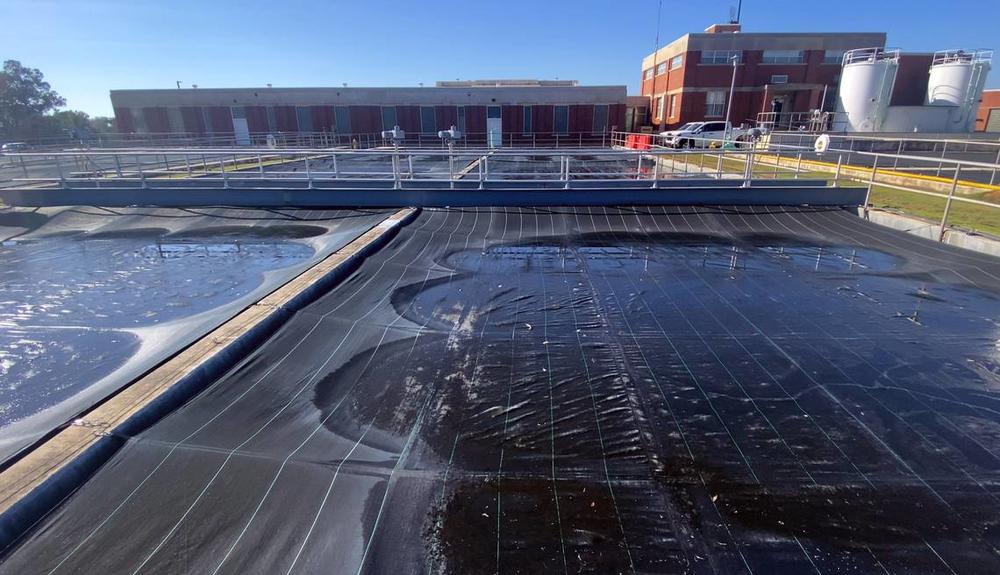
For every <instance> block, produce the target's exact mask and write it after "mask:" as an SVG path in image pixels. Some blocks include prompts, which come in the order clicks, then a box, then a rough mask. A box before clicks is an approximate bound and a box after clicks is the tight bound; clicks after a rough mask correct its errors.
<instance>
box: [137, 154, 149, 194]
mask: <svg viewBox="0 0 1000 575" xmlns="http://www.w3.org/2000/svg"><path fill="white" fill-rule="evenodd" d="M135 167H136V169H137V170H138V171H139V187H141V188H143V189H145V188H146V187H147V186H146V175H145V174H143V173H142V162H140V161H139V156H135Z"/></svg>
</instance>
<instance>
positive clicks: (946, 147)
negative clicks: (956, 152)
mask: <svg viewBox="0 0 1000 575" xmlns="http://www.w3.org/2000/svg"><path fill="white" fill-rule="evenodd" d="M946 151H948V142H945V143H944V145H943V146H941V160H940V161H938V167H937V173H936V174H935V175H936V176H938V177H940V176H941V168H942V167H943V166H944V154H945V152H946Z"/></svg>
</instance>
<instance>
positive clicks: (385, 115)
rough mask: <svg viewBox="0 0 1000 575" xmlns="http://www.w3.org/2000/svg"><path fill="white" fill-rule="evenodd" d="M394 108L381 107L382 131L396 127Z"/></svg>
mask: <svg viewBox="0 0 1000 575" xmlns="http://www.w3.org/2000/svg"><path fill="white" fill-rule="evenodd" d="M396 122H397V120H396V106H382V129H383V130H386V131H388V130H391V129H393V128H395V127H396Z"/></svg>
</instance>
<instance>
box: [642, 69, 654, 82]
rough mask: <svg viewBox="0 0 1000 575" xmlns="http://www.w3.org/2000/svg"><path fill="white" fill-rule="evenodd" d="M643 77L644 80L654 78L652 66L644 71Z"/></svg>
mask: <svg viewBox="0 0 1000 575" xmlns="http://www.w3.org/2000/svg"><path fill="white" fill-rule="evenodd" d="M642 79H643V80H652V79H653V69H652V68H647V69H646V70H645V71H644V72H643V73H642Z"/></svg>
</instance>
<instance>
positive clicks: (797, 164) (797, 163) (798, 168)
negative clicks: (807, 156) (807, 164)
mask: <svg viewBox="0 0 1000 575" xmlns="http://www.w3.org/2000/svg"><path fill="white" fill-rule="evenodd" d="M801 171H802V152H799V155H798V158H797V159H796V160H795V179H796V180H797V179H799V172H801Z"/></svg>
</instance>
